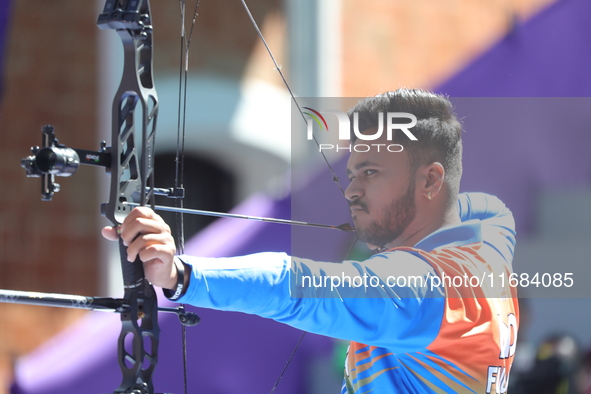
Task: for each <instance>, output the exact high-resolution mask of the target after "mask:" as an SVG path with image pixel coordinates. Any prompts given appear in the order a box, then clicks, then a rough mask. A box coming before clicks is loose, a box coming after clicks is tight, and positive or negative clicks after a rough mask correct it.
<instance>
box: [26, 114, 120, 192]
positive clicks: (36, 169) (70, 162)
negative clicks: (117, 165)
mask: <svg viewBox="0 0 591 394" xmlns="http://www.w3.org/2000/svg"><path fill="white" fill-rule="evenodd" d="M41 132H42V133H43V137H42V139H41V140H42V145H41V147H38V146H34V147H32V148H31V152H32V153H33V155H32V156H28V157H26V158H24V159H22V160H21V166H22V167H23V168H24V169H25V171H26V172H27V176H28V177H36V178H41V199H42V200H43V201H51V198H52V197H53V194H54V193H57V192H59V191H60V185H59V184H58V183H55V177H56V176H62V177H68V176H70V175H73V174H74V173H75V172H76V171H77V170H78V167H79V166H80V164H88V165H93V166H102V167H106V168H107V171H109V169H110V167H111V154H110V152H109V151H110V150H109V149H108V148H106V143H105V141H102V142H101V150H100V151H98V152H94V151H89V150H84V149H72V148H68V147H67V146H65V145H62V144H60V143H59V141H58V139H57V138H55V133H54V131H53V126H50V125H45V126H43V127H42V128H41ZM80 158H82V161H81V159H80Z"/></svg>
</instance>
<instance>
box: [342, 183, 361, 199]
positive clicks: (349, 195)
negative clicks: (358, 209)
mask: <svg viewBox="0 0 591 394" xmlns="http://www.w3.org/2000/svg"><path fill="white" fill-rule="evenodd" d="M362 196H363V191H362V190H361V188H360V187H359V182H357V181H356V180H355V179H353V181H352V182H351V183H349V186H347V188H346V189H345V198H346V199H347V201H349V203H351V202H353V201H355V200H358V199H360V198H361V197H362Z"/></svg>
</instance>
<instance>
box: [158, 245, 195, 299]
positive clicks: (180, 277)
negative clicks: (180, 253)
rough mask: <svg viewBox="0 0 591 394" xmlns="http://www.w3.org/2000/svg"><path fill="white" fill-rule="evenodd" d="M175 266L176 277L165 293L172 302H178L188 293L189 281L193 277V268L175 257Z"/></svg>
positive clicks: (164, 290) (165, 289)
mask: <svg viewBox="0 0 591 394" xmlns="http://www.w3.org/2000/svg"><path fill="white" fill-rule="evenodd" d="M173 265H174V267H175V271H176V275H175V277H176V278H175V280H174V282H173V281H171V286H170V288H164V289H163V292H164V295H165V296H166V298H168V299H169V300H171V301H176V300H178V299H179V298H181V297H182V296H183V295H185V293H186V292H187V288H188V287H189V279H190V275H191V266H190V265H188V264H185V263H184V262H183V261H182V260H181V259H180V258H178V257H177V256H175V257H174V260H173Z"/></svg>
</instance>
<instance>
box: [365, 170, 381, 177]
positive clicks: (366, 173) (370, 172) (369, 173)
mask: <svg viewBox="0 0 591 394" xmlns="http://www.w3.org/2000/svg"><path fill="white" fill-rule="evenodd" d="M376 172H378V170H373V169H368V170H365V171H364V174H365V175H366V176H370V175H373V174H375V173H376Z"/></svg>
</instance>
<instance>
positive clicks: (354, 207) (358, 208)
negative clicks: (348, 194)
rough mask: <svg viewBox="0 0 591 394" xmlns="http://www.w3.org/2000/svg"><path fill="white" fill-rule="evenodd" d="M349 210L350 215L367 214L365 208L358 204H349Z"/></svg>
mask: <svg viewBox="0 0 591 394" xmlns="http://www.w3.org/2000/svg"><path fill="white" fill-rule="evenodd" d="M349 210H350V211H351V215H354V214H356V213H358V212H367V208H366V207H365V205H363V204H362V203H360V202H358V203H357V204H351V205H350V206H349Z"/></svg>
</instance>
